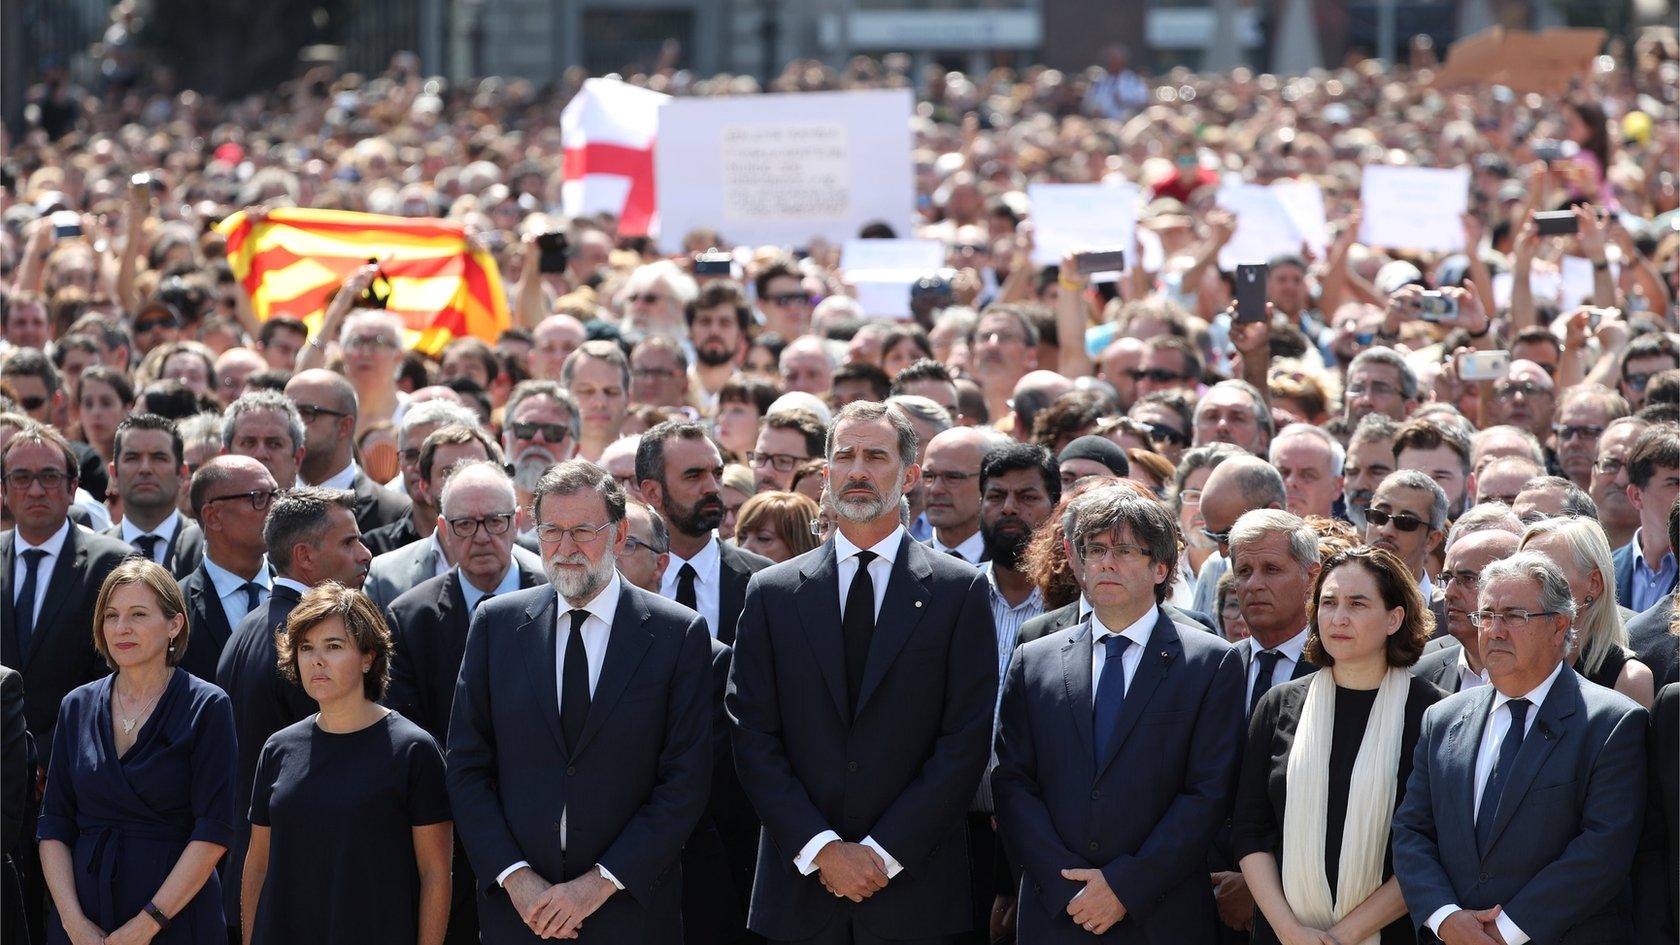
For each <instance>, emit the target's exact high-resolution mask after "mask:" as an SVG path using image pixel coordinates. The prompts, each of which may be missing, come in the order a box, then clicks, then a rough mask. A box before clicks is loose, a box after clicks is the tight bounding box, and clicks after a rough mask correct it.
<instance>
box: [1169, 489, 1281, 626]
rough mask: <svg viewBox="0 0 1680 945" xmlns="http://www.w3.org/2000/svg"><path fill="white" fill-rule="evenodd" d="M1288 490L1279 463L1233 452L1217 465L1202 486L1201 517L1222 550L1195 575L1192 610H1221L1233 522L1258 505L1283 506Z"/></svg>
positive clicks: (1211, 611)
mask: <svg viewBox="0 0 1680 945" xmlns="http://www.w3.org/2000/svg"><path fill="white" fill-rule="evenodd" d="M1288 502H1289V493H1288V489H1287V487H1286V486H1285V485H1284V482H1283V475H1282V474H1281V473H1279V472H1278V471H1277V467H1275V466H1273V465H1272V464H1271V463H1268V462H1266V461H1265V460H1263V459H1261V458H1259V457H1257V456H1233V457H1231V458H1230V459H1227V460H1225V461H1224V462H1222V463H1220V464H1219V465H1218V466H1215V467H1214V470H1213V473H1212V474H1211V475H1209V476H1208V479H1207V482H1206V483H1205V484H1203V486H1202V519H1203V521H1204V522H1205V524H1204V526H1203V528H1204V530H1205V531H1206V533H1207V535H1208V536H1209V537H1210V538H1212V539H1213V540H1214V542H1215V543H1216V544H1218V546H1219V554H1217V555H1209V556H1208V559H1207V560H1206V561H1204V562H1202V571H1201V573H1200V574H1199V575H1197V577H1196V596H1195V600H1194V602H1193V603H1192V604H1191V605H1190V609H1191V610H1197V611H1201V612H1202V613H1204V614H1211V613H1215V612H1217V611H1218V609H1219V608H1218V606H1217V605H1218V601H1219V579H1220V578H1222V577H1224V576H1225V572H1226V571H1227V570H1228V569H1229V568H1230V566H1231V565H1230V557H1231V547H1230V541H1229V540H1230V535H1231V526H1232V525H1235V524H1236V523H1237V519H1239V518H1242V517H1243V515H1244V514H1245V513H1248V512H1252V511H1254V510H1255V509H1281V508H1284V507H1286V506H1287V505H1288Z"/></svg>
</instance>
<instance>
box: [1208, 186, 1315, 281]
mask: <svg viewBox="0 0 1680 945" xmlns="http://www.w3.org/2000/svg"><path fill="white" fill-rule="evenodd" d="M1215 200H1216V201H1217V202H1218V204H1219V206H1221V207H1223V208H1224V209H1226V210H1229V211H1231V213H1232V214H1233V215H1234V216H1235V217H1236V218H1237V228H1236V230H1235V231H1233V232H1232V234H1231V239H1230V240H1229V241H1228V242H1227V243H1226V244H1225V245H1224V246H1223V247H1221V248H1220V250H1219V268H1221V269H1225V270H1230V269H1232V268H1233V267H1235V266H1238V265H1241V264H1243V263H1263V262H1265V261H1267V260H1268V259H1271V258H1272V257H1273V256H1276V255H1278V254H1279V253H1299V252H1300V251H1301V247H1302V245H1303V244H1304V245H1306V246H1307V247H1309V248H1310V249H1311V250H1312V251H1313V252H1314V253H1316V254H1318V255H1320V256H1322V255H1323V253H1324V241H1325V235H1326V232H1327V227H1326V226H1325V222H1324V195H1323V193H1322V192H1320V191H1319V189H1318V185H1317V184H1314V183H1311V182H1306V183H1295V182H1293V181H1285V182H1279V183H1276V184H1273V185H1271V186H1270V187H1266V186H1262V185H1260V184H1227V185H1225V186H1223V187H1220V188H1219V193H1218V194H1217V196H1216V197H1215Z"/></svg>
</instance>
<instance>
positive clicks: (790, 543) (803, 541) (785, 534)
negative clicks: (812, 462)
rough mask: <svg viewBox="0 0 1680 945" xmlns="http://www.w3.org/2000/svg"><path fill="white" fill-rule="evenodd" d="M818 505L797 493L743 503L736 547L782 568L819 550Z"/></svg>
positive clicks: (737, 521)
mask: <svg viewBox="0 0 1680 945" xmlns="http://www.w3.org/2000/svg"><path fill="white" fill-rule="evenodd" d="M816 517H817V503H815V502H813V501H811V498H810V497H809V496H805V495H801V494H799V493H797V492H760V493H759V494H758V495H755V496H753V497H752V498H750V499H748V500H747V501H746V502H744V503H742V505H741V511H740V514H739V515H737V516H736V518H735V543H736V544H737V545H739V546H740V547H741V548H743V549H745V550H747V551H750V552H752V553H754V554H760V555H763V556H764V557H766V558H769V559H770V560H771V561H774V562H777V563H778V564H779V563H781V562H783V561H786V560H788V559H789V558H796V557H798V556H800V555H802V554H804V553H805V552H807V551H810V550H812V549H813V548H816V547H817V545H819V544H820V543H821V542H819V541H818V540H817V536H816V535H815V534H814V533H813V532H812V530H811V523H812V522H813V521H815V520H816Z"/></svg>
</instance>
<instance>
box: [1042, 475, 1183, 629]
mask: <svg viewBox="0 0 1680 945" xmlns="http://www.w3.org/2000/svg"><path fill="white" fill-rule="evenodd" d="M1068 512H1069V513H1071V520H1072V522H1073V531H1072V534H1069V535H1068V536H1067V539H1068V544H1070V545H1072V546H1073V549H1074V553H1075V554H1078V555H1081V556H1083V555H1084V554H1085V541H1086V539H1088V538H1091V537H1092V536H1095V535H1106V534H1108V533H1109V532H1113V531H1117V530H1119V529H1121V528H1125V529H1127V530H1129V531H1130V532H1131V533H1132V537H1133V538H1136V539H1137V541H1138V543H1139V544H1141V545H1142V546H1143V548H1144V549H1145V550H1146V551H1148V553H1149V560H1150V562H1151V563H1154V564H1163V565H1166V568H1167V576H1166V578H1165V579H1163V580H1162V581H1160V582H1158V583H1157V584H1156V585H1155V602H1156V603H1157V604H1159V603H1161V602H1163V601H1165V600H1166V599H1167V595H1168V594H1169V593H1170V592H1171V590H1172V585H1173V581H1175V580H1177V577H1176V575H1177V574H1178V522H1177V521H1176V520H1175V519H1174V518H1173V515H1172V513H1171V512H1169V511H1167V507H1166V506H1164V505H1162V504H1161V503H1160V502H1159V501H1157V500H1156V499H1154V498H1147V497H1145V494H1144V493H1141V492H1138V491H1136V490H1135V489H1134V488H1132V487H1131V486H1130V485H1105V486H1100V487H1098V488H1096V489H1093V490H1092V491H1090V492H1088V493H1086V494H1084V495H1082V496H1080V497H1079V498H1078V499H1076V500H1074V503H1073V505H1071V506H1069V508H1068Z"/></svg>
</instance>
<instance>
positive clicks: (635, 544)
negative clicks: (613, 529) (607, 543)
mask: <svg viewBox="0 0 1680 945" xmlns="http://www.w3.org/2000/svg"><path fill="white" fill-rule="evenodd" d="M637 548H646V549H647V550H648V551H650V552H652V553H653V556H654V557H656V558H657V557H659V556H660V555H662V554H664V553H665V551H664V549H662V548H655V547H654V546H652V545H650V544H648V543H647V542H645V541H643V540H641V539H640V538H637V537H636V536H635V535H626V536H625V537H624V553H625V554H633V553H634V552H635V550H636V549H637Z"/></svg>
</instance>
